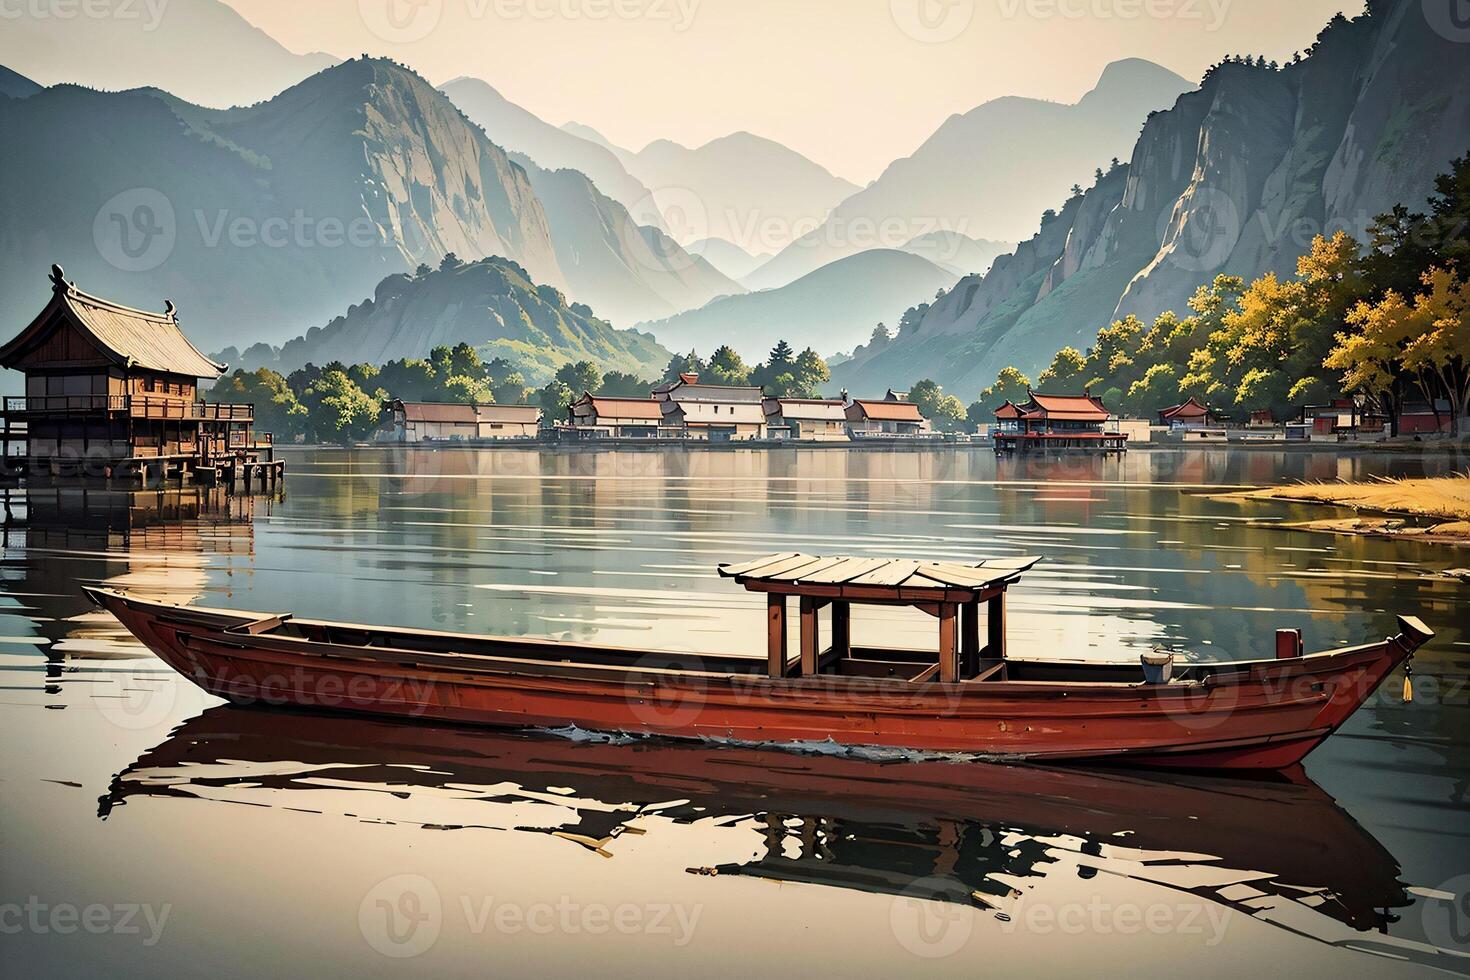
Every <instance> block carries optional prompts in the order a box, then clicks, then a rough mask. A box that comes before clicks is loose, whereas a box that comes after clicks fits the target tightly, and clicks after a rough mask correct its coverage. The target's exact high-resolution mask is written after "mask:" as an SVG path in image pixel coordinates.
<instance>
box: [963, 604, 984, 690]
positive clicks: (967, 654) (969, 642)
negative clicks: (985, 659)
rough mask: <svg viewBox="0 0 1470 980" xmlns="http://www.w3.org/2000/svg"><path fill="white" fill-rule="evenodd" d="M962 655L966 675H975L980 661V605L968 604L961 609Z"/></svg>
mask: <svg viewBox="0 0 1470 980" xmlns="http://www.w3.org/2000/svg"><path fill="white" fill-rule="evenodd" d="M960 653H961V654H962V655H963V656H964V658H965V673H966V674H970V673H973V672H974V670H975V668H976V667H977V666H978V664H979V660H980V604H979V603H975V602H967V603H965V604H964V605H963V606H961V607H960Z"/></svg>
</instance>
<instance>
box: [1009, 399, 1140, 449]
mask: <svg viewBox="0 0 1470 980" xmlns="http://www.w3.org/2000/svg"><path fill="white" fill-rule="evenodd" d="M1109 417H1110V415H1109V413H1108V410H1107V407H1106V406H1104V405H1103V403H1102V399H1100V398H1094V397H1093V396H1092V393H1091V392H1088V393H1086V394H1082V395H1043V394H1040V393H1038V392H1034V391H1033V392H1030V398H1028V399H1027V400H1026V402H1025V403H1024V404H1021V405H1016V404H1014V403H1012V402H1009V401H1007V402H1006V403H1005V404H1004V405H1002V406H1000V408H997V409H996V410H995V431H994V432H993V438H994V439H995V451H996V452H997V453H1004V452H1033V451H1047V450H1054V449H1065V450H1076V449H1081V450H1089V451H1093V452H1124V451H1125V450H1127V448H1128V437H1127V436H1126V435H1124V434H1123V433H1121V432H1109V431H1106V425H1107V421H1108V419H1109Z"/></svg>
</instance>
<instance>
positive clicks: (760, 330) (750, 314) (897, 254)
mask: <svg viewBox="0 0 1470 980" xmlns="http://www.w3.org/2000/svg"><path fill="white" fill-rule="evenodd" d="M956 278H957V277H956V276H955V274H953V273H950V272H947V271H945V270H944V269H942V268H940V267H939V266H937V265H935V264H934V263H933V262H930V261H929V260H928V259H926V258H923V257H921V256H918V255H913V254H910V253H908V252H901V251H898V250H895V249H870V250H868V251H866V252H860V253H858V254H857V255H850V256H848V257H846V258H843V259H838V260H837V261H836V262H833V263H831V264H830V265H826V266H823V267H822V268H820V269H818V270H816V271H815V272H812V273H810V274H808V275H805V276H803V277H802V278H800V279H798V280H797V281H796V282H793V283H790V284H788V285H786V286H783V287H781V288H780V289H768V290H763V291H761V292H758V293H748V294H746V295H744V296H728V297H724V298H722V299H717V300H714V301H713V302H711V303H709V304H708V305H706V306H703V307H701V308H699V309H697V310H689V311H688V312H686V313H680V314H679V315H677V316H674V317H671V318H669V319H667V320H659V321H657V322H653V323H644V324H640V325H639V329H642V330H647V331H648V332H650V333H652V334H653V335H654V336H656V337H658V339H659V342H660V343H662V344H663V345H664V346H666V347H671V348H673V349H675V350H679V351H687V350H697V351H698V352H699V353H701V354H705V355H708V354H709V353H710V352H711V351H713V350H714V349H715V348H716V347H719V346H720V345H721V344H728V345H730V346H731V347H733V348H735V349H736V350H737V351H739V352H740V353H741V354H742V355H743V356H744V357H745V359H746V360H747V361H748V362H750V363H752V364H754V363H755V362H757V361H759V360H761V359H762V358H764V357H765V355H766V353H767V352H768V351H769V350H770V349H771V348H772V347H774V346H775V344H776V342H777V341H778V340H785V341H788V342H789V343H790V344H791V345H792V346H793V347H796V348H797V349H798V350H799V349H801V348H803V347H808V346H810V347H813V348H815V349H816V350H817V352H818V353H821V354H831V353H835V352H837V351H847V350H851V349H852V348H853V346H855V345H856V344H860V343H862V342H863V341H864V340H867V339H868V337H869V335H870V334H872V332H873V327H874V325H875V324H876V323H877V322H878V321H879V320H888V321H889V322H892V323H896V322H898V318H899V316H900V315H901V314H902V313H903V312H904V310H905V309H907V308H908V307H910V306H915V305H917V304H919V303H923V302H927V301H929V300H932V299H933V298H934V294H935V292H936V291H943V290H946V289H948V288H949V287H950V286H952V285H954V282H955V279H956Z"/></svg>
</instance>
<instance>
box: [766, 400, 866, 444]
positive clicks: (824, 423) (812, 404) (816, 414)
mask: <svg viewBox="0 0 1470 980" xmlns="http://www.w3.org/2000/svg"><path fill="white" fill-rule="evenodd" d="M761 407H762V408H763V409H764V411H765V415H766V431H767V432H768V433H772V432H784V433H786V437H787V438H789V439H803V440H808V441H817V442H846V441H848V435H847V403H846V402H844V401H842V400H841V399H836V398H767V399H766V400H765V401H764V402H762V403H761Z"/></svg>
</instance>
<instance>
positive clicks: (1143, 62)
mask: <svg viewBox="0 0 1470 980" xmlns="http://www.w3.org/2000/svg"><path fill="white" fill-rule="evenodd" d="M1154 86H1160V87H1163V88H1166V89H1170V90H1175V89H1177V90H1180V91H1187V90H1188V89H1191V88H1194V87H1195V85H1194V83H1193V82H1191V81H1189V80H1188V79H1187V78H1185V77H1184V76H1182V75H1179V74H1177V73H1175V72H1172V71H1170V70H1169V69H1167V68H1165V67H1164V66H1163V65H1157V64H1154V63H1153V62H1152V61H1148V60H1147V59H1144V58H1121V59H1119V60H1117V61H1113V62H1110V63H1109V64H1108V65H1107V67H1105V68H1103V70H1102V74H1101V75H1099V76H1098V79H1097V84H1096V85H1094V86H1093V87H1092V90H1091V91H1090V92H1088V93H1087V94H1086V95H1084V96H1083V97H1082V98H1081V99H1079V100H1078V101H1079V102H1084V101H1086V100H1087V99H1090V98H1114V97H1117V96H1119V95H1124V94H1136V93H1139V92H1143V91H1147V90H1148V89H1149V88H1150V87H1154Z"/></svg>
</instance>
